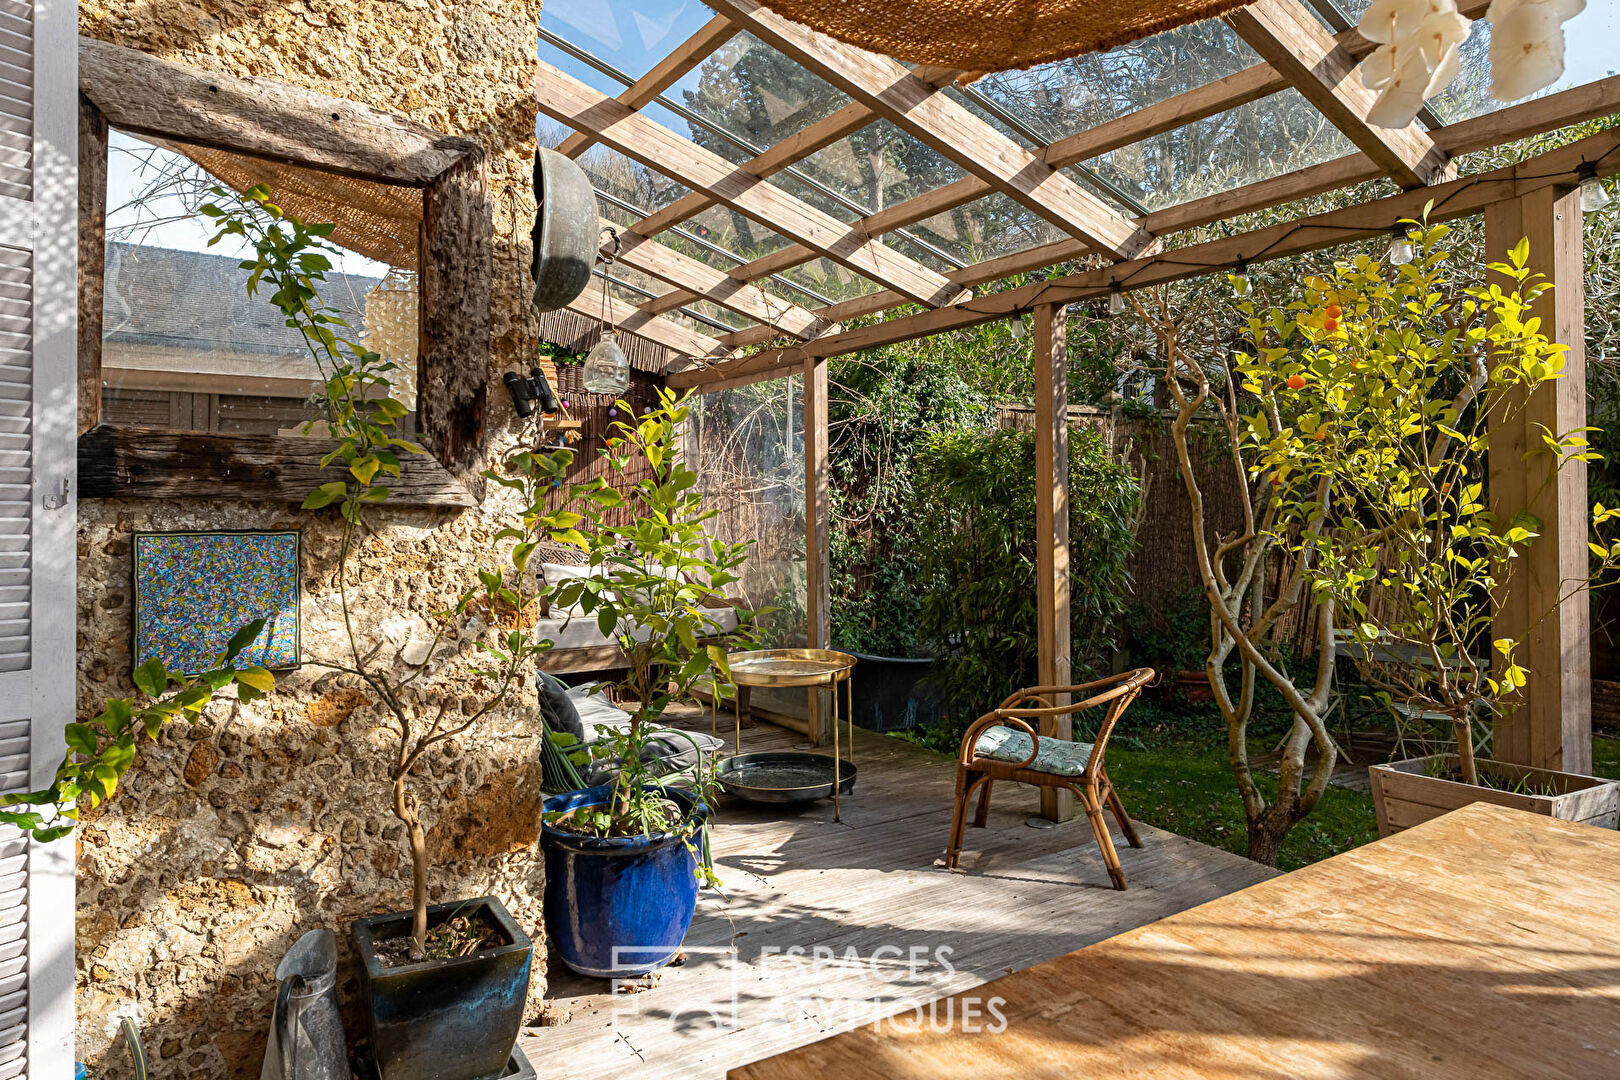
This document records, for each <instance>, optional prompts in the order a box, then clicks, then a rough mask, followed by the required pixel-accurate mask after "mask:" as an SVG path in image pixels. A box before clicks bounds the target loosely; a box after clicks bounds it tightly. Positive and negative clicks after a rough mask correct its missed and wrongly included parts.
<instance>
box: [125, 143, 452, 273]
mask: <svg viewBox="0 0 1620 1080" xmlns="http://www.w3.org/2000/svg"><path fill="white" fill-rule="evenodd" d="M152 141H153V142H157V143H159V144H160V145H162V146H164V147H166V148H168V149H170V150H173V151H175V152H176V153H179V154H184V155H185V156H186V157H188V158H190V159H191V160H192V161H195V162H196V163H197V164H198V165H199V166H201V167H202V168H203V170H204V171H206V172H208V173H209V174H210V175H212V176H214V177H216V178H218V179H219V180H220V181H222V182H223V183H224V184H226V185H227V186H229V187H232V188H235V189H236V190H237V191H246V190H247V189H248V188H250V187H253V186H254V185H255V184H264V185H265V186H267V187H268V188H269V189H270V192H271V194H272V195H273V196H274V198H275V202H276V205H277V206H280V207H281V208H282V209H283V210H285V211H287V213H289V214H291V215H292V216H293V217H295V218H297V219H298V220H299V221H302V222H304V223H305V224H309V225H315V224H322V225H324V224H328V223H329V224H331V225H334V226H336V227H335V228H334V229H333V230H332V235H331V237H330V239H331V241H332V243H334V244H336V245H338V246H339V247H343V248H347V249H348V250H350V251H355V252H359V253H360V254H361V255H364V256H365V257H366V258H368V259H375V260H376V261H377V262H380V263H386V264H388V265H389V266H394V267H398V268H400V269H402V270H416V269H418V267H417V255H416V252H417V245H418V242H419V240H420V233H421V228H422V192H421V190H420V189H418V188H412V187H404V186H402V185H398V184H379V183H376V182H375V181H372V180H356V179H355V178H353V177H350V176H340V175H338V174H337V173H331V172H323V171H322V170H320V169H310V168H305V167H303V166H300V165H287V164H283V163H281V162H277V161H268V160H266V159H264V158H259V157H251V156H249V155H247V154H236V153H232V152H230V151H228V150H215V149H212V148H209V147H204V146H194V145H192V144H189V143H182V142H176V141H174V140H171V139H153V140H152Z"/></svg>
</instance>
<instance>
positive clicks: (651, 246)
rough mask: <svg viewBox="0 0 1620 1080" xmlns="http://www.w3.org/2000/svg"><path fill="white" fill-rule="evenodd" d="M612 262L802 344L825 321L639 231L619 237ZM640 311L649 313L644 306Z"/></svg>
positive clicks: (626, 232) (819, 328) (609, 223)
mask: <svg viewBox="0 0 1620 1080" xmlns="http://www.w3.org/2000/svg"><path fill="white" fill-rule="evenodd" d="M602 224H603V225H604V226H611V225H612V224H613V223H612V222H610V221H606V220H604V221H603V222H602ZM604 250H608V249H604ZM616 258H617V259H618V261H619V262H621V263H623V264H624V265H626V266H629V267H632V268H634V269H636V270H640V271H641V272H642V273H644V274H647V275H649V276H651V277H655V278H657V279H658V280H659V281H664V282H668V283H669V284H671V285H674V286H675V287H676V290H677V291H679V292H682V294H683V295H686V296H691V297H692V298H694V299H701V300H708V301H710V302H711V303H715V304H719V305H720V306H721V307H724V308H728V309H730V310H732V311H735V312H737V313H738V314H739V315H746V316H747V317H748V318H750V319H754V320H755V321H757V322H760V323H763V324H764V327H765V328H766V329H769V330H770V332H771V333H787V334H791V335H792V336H794V337H796V338H799V339H801V340H803V339H806V338H811V337H814V336H815V335H816V334H817V333H819V332H820V331H821V330H822V329H823V328H824V327H825V326H826V323H825V321H824V320H822V319H820V318H818V317H817V316H816V315H814V314H813V313H811V312H809V311H807V310H805V309H804V308H802V307H800V306H799V305H798V304H795V303H792V302H791V301H788V300H783V299H780V298H778V297H775V296H772V295H770V294H769V293H767V292H765V291H764V290H763V289H760V288H759V287H758V286H755V285H749V284H748V283H746V282H742V281H738V280H736V279H735V278H730V277H727V276H726V274H725V272H724V271H721V270H717V269H715V268H714V267H712V266H710V265H709V264H708V263H706V262H703V261H702V260H700V259H694V258H692V257H691V256H690V255H683V254H681V253H680V252H679V251H676V250H675V249H674V248H672V247H669V246H667V245H665V244H661V243H659V242H658V241H657V240H649V239H648V238H647V237H645V236H642V235H640V234H639V233H634V232H628V231H621V232H620V233H619V248H618V255H617V256H616ZM682 303H685V301H682ZM673 306H674V307H679V306H680V305H679V304H676V305H673ZM641 310H642V313H643V314H647V312H646V310H645V308H643V309H641ZM666 310H669V309H666Z"/></svg>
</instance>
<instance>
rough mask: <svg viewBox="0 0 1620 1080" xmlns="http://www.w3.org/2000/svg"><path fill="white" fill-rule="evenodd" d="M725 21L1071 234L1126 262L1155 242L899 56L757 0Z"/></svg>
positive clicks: (726, 5) (728, 10)
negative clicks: (815, 27)
mask: <svg viewBox="0 0 1620 1080" xmlns="http://www.w3.org/2000/svg"><path fill="white" fill-rule="evenodd" d="M711 6H712V7H714V8H715V9H716V10H718V11H719V12H720V13H721V14H723V15H725V16H727V17H728V18H730V19H731V21H732V22H733V23H734V24H736V25H738V26H740V27H742V28H744V29H746V30H748V31H749V32H750V33H752V34H753V35H754V36H755V37H757V38H759V39H760V40H762V41H764V42H766V43H767V44H770V45H772V46H774V47H775V48H777V49H778V50H780V51H781V52H783V53H784V54H786V55H787V56H789V57H791V58H792V59H794V60H797V61H798V62H799V63H800V64H802V65H804V67H805V68H806V69H808V70H809V71H810V72H811V73H813V74H815V75H819V76H821V77H822V78H823V79H825V80H826V81H827V82H829V83H831V84H832V85H833V86H835V87H837V88H838V89H840V90H842V91H844V92H845V93H846V94H848V95H849V96H850V97H852V98H854V99H855V100H856V101H858V102H860V103H862V104H864V105H866V106H868V107H869V108H871V109H872V110H873V111H874V112H876V113H877V114H878V115H880V116H882V117H883V118H885V119H886V120H888V121H889V122H891V123H893V124H894V125H895V126H896V127H898V128H900V129H901V130H902V131H906V132H908V133H910V134H912V135H914V136H916V137H917V138H919V139H922V140H923V141H924V142H926V143H928V144H929V145H930V146H931V147H933V148H934V149H935V150H936V151H938V152H939V153H941V154H943V155H944V156H945V157H947V158H949V159H950V160H952V161H954V162H956V163H957V164H958V165H960V166H961V167H962V168H963V169H965V170H967V171H968V172H969V173H971V174H973V175H974V176H977V177H978V178H979V179H981V180H983V181H985V182H986V183H988V184H990V185H991V186H992V187H994V188H995V189H996V190H998V191H1001V192H1004V193H1005V194H1006V195H1008V196H1009V197H1010V198H1012V199H1014V200H1016V201H1017V202H1019V203H1021V204H1022V205H1024V206H1026V207H1028V208H1029V209H1030V210H1032V211H1034V212H1035V213H1037V214H1039V215H1041V216H1042V217H1044V218H1045V219H1047V220H1048V221H1050V222H1052V223H1053V224H1054V225H1056V226H1057V227H1058V228H1060V229H1062V230H1063V231H1064V232H1067V233H1069V234H1070V235H1072V236H1074V237H1077V238H1079V239H1082V240H1086V241H1088V242H1090V243H1093V244H1095V245H1096V246H1097V247H1099V248H1100V249H1102V250H1104V251H1107V252H1109V253H1111V254H1113V255H1115V256H1117V257H1120V258H1131V257H1133V256H1135V255H1138V254H1140V253H1142V252H1143V251H1146V250H1149V249H1151V248H1152V246H1153V243H1154V241H1153V237H1152V236H1150V235H1148V234H1147V233H1145V232H1144V231H1143V230H1142V229H1141V228H1139V227H1138V226H1137V225H1136V223H1135V222H1133V221H1131V219H1130V218H1129V217H1127V216H1126V215H1125V214H1123V213H1121V212H1120V211H1118V210H1115V209H1114V208H1113V207H1111V206H1109V205H1108V204H1107V203H1105V202H1103V201H1102V200H1101V199H1099V198H1097V197H1096V196H1095V195H1093V194H1091V193H1090V192H1089V191H1087V190H1086V189H1085V188H1083V187H1081V186H1080V185H1079V184H1078V183H1076V182H1075V181H1073V180H1071V179H1070V178H1069V177H1068V176H1066V175H1065V174H1063V173H1062V172H1060V171H1059V170H1057V169H1055V168H1053V167H1052V166H1051V165H1049V164H1047V163H1046V162H1044V161H1042V160H1041V159H1040V158H1039V157H1038V156H1036V155H1035V154H1032V153H1031V152H1029V151H1028V150H1025V149H1024V148H1023V147H1022V146H1019V145H1018V144H1017V143H1016V142H1014V141H1013V140H1012V139H1010V138H1008V137H1007V136H1005V135H1003V134H1001V132H999V131H997V130H996V129H995V128H993V127H991V126H990V125H989V124H988V123H986V122H985V121H984V120H981V119H980V118H979V117H977V116H975V115H974V114H973V113H971V112H969V111H968V110H967V109H966V108H964V107H963V106H961V105H959V104H957V103H956V102H955V101H953V100H952V99H951V98H950V97H948V96H947V95H945V94H941V93H938V92H937V89H936V88H935V87H934V86H932V85H930V84H929V83H927V82H925V81H924V80H922V79H920V78H918V77H917V76H916V75H914V74H912V73H911V72H910V71H909V70H907V69H906V67H905V65H903V64H901V63H900V62H899V61H898V60H895V59H893V58H891V57H887V56H880V55H878V54H876V53H870V52H867V51H865V50H864V49H858V48H855V47H854V46H852V45H846V44H844V43H843V42H840V41H837V40H834V39H833V38H829V37H825V36H823V35H820V34H816V33H814V32H813V31H811V30H809V29H807V28H806V27H804V26H801V25H800V24H798V23H795V22H791V21H789V20H788V19H785V18H783V17H782V16H780V15H777V14H776V13H775V12H773V11H770V10H768V9H766V8H763V7H760V6H759V5H758V4H756V3H754V0H713V3H712V4H711Z"/></svg>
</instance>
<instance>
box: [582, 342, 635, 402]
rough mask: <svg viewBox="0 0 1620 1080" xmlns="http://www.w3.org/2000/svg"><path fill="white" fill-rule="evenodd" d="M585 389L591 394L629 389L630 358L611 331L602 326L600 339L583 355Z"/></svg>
mask: <svg viewBox="0 0 1620 1080" xmlns="http://www.w3.org/2000/svg"><path fill="white" fill-rule="evenodd" d="M584 376H585V389H586V390H589V391H590V392H591V393H593V394H622V393H624V392H625V391H626V390H628V389H630V358H629V357H628V356H626V355H624V350H623V349H621V348H619V343H618V341H617V340H615V339H614V337H613V331H612V330H610V329H608V328H607V327H605V326H604V327H603V328H602V340H601V341H598V342H597V343H596V344H595V345H593V346H591V351H590V352H589V353H587V354H586V356H585V372H584Z"/></svg>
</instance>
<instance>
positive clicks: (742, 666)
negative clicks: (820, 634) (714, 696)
mask: <svg viewBox="0 0 1620 1080" xmlns="http://www.w3.org/2000/svg"><path fill="white" fill-rule="evenodd" d="M726 659H727V661H728V662H729V663H730V665H731V681H732V682H733V683H734V684H736V687H737V700H736V709H735V712H736V725H737V728H736V740H737V741H736V753H739V754H740V753H742V714H743V710H744V708H745V707H746V701H745V698H746V697H747V695H748V691H749V690H750V689H752V688H753V687H756V686H763V687H793V686H802V687H805V688H806V693H807V694H814V693H816V692H818V691H821V690H831V691H832V700H833V716H832V729H833V820H835V821H837V820H841V818H840V812H841V808H840V806H839V802H838V795H839V791H838V789H839V785H840V777H839V774H838V773H839V763H840V761H841V760H842V748H841V747H840V746H839V742H840V740H839V735H838V722H839V720H840V719H844V720H846V721H847V722H848V724H849V760H850V762H851V763H852V764H853V763H854V761H855V697H854V694H855V690H854V687H853V685H852V684H851V683H850V675H851V674H852V673H853V672H854V670H855V657H853V656H851V655H850V654H849V653H846V652H839V651H838V650H836V649H756V650H753V651H751V652H737V653H732V654H731V655H730V656H728V657H727V658H726ZM840 683H842V684H843V686H844V693H843V696H844V697H845V698H846V699H847V701H848V708H846V709H844V710H842V712H843V713H844V715H843V716H840V708H839V697H840V695H839V684H840Z"/></svg>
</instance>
